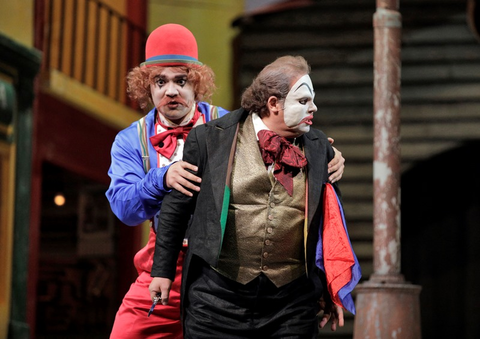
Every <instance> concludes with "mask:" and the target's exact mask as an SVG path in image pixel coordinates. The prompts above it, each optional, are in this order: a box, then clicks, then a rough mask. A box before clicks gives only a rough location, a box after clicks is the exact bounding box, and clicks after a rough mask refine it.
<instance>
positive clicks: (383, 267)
mask: <svg viewBox="0 0 480 339" xmlns="http://www.w3.org/2000/svg"><path fill="white" fill-rule="evenodd" d="M398 9H399V0H377V10H376V12H375V14H374V17H373V27H374V39H375V41H374V52H375V53H374V59H375V60H374V103H373V104H374V147H373V148H374V159H373V160H374V163H373V180H374V181H373V192H374V193H373V194H374V197H373V203H374V216H373V227H374V233H373V237H374V239H373V251H374V253H373V267H374V273H373V274H372V275H371V276H370V279H369V281H367V282H365V283H362V284H361V285H359V286H358V287H357V289H356V292H357V300H356V303H357V315H356V317H355V325H354V339H363V338H378V339H383V338H398V339H400V338H406V339H416V338H421V332H420V306H419V294H420V286H415V285H411V284H409V283H406V282H405V280H404V277H403V275H402V274H401V273H400V175H401V171H400V164H401V160H400V79H401V77H400V73H401V58H400V49H401V48H400V45H401V30H402V18H401V14H400V12H399V10H398Z"/></svg>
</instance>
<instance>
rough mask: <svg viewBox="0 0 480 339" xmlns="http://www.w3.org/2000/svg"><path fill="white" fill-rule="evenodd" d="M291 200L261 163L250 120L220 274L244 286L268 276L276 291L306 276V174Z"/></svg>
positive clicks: (242, 134)
mask: <svg viewBox="0 0 480 339" xmlns="http://www.w3.org/2000/svg"><path fill="white" fill-rule="evenodd" d="M293 187H294V188H293V196H292V197H290V196H289V195H288V193H287V191H286V190H285V188H284V187H283V186H282V185H281V184H280V183H278V182H276V180H275V178H274V177H273V174H269V173H268V172H267V169H266V168H265V164H264V163H263V160H262V157H261V154H260V149H259V147H258V141H257V139H256V137H255V130H254V127H253V123H252V119H251V116H248V118H247V119H246V121H245V123H244V124H243V125H242V126H240V129H239V132H238V140H237V149H236V153H235V159H234V163H233V169H232V179H231V199H230V206H229V210H228V219H227V224H226V230H225V236H224V240H223V246H222V251H221V253H220V260H219V263H218V267H217V270H218V271H219V272H220V273H222V274H223V275H225V276H227V277H228V278H230V279H232V280H235V281H237V282H239V283H242V284H247V283H248V282H250V281H252V280H253V279H255V278H256V277H257V276H258V275H259V274H260V273H263V274H265V275H266V276H267V277H268V278H269V279H270V280H271V281H272V282H273V283H274V284H275V285H276V286H277V287H280V286H283V285H285V284H287V283H289V282H291V281H293V280H295V279H297V278H299V277H300V276H302V275H303V274H304V273H305V257H304V255H305V252H304V239H303V238H304V236H303V234H304V222H305V172H303V171H300V173H299V174H297V175H296V176H295V178H294V182H293Z"/></svg>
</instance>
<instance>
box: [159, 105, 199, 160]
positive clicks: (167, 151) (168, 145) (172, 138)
mask: <svg viewBox="0 0 480 339" xmlns="http://www.w3.org/2000/svg"><path fill="white" fill-rule="evenodd" d="M157 114H160V113H158V111H157ZM199 117H200V111H199V110H198V107H196V108H195V114H194V115H193V118H192V120H190V122H189V123H188V124H186V125H185V126H175V127H172V126H167V125H165V124H162V122H161V121H160V118H158V121H157V123H158V124H159V125H160V126H162V127H163V128H165V129H166V131H165V132H162V133H158V134H156V135H154V136H153V137H150V142H151V143H152V145H153V148H155V150H156V151H157V152H158V153H160V154H161V155H163V156H164V157H165V158H168V159H170V158H171V157H172V155H173V153H174V152H175V150H176V149H177V140H178V139H179V138H183V141H185V140H186V139H187V135H188V133H189V132H190V130H191V129H192V128H193V126H195V124H196V122H197V120H198V118H199Z"/></svg>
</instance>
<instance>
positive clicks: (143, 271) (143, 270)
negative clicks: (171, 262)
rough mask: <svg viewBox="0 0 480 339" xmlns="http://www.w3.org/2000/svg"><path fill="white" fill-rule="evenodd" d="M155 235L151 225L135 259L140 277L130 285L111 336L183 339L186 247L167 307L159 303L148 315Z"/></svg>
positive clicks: (150, 300)
mask: <svg viewBox="0 0 480 339" xmlns="http://www.w3.org/2000/svg"><path fill="white" fill-rule="evenodd" d="M156 237H157V235H156V233H155V232H154V231H153V229H152V228H150V234H149V237H148V243H147V245H146V246H145V247H144V248H142V249H141V250H140V251H138V253H137V254H136V255H135V258H134V260H133V261H134V264H135V268H136V269H137V272H138V278H137V280H136V281H135V282H134V283H133V284H132V285H131V286H130V289H129V290H128V292H127V294H126V295H125V297H124V298H123V302H122V305H121V306H120V308H119V310H118V312H117V315H116V316H115V322H114V324H113V329H112V332H111V334H110V338H111V339H123V338H125V339H127V338H128V339H137V338H138V339H145V338H150V339H153V338H169V339H182V338H183V332H182V324H181V323H180V285H181V281H182V266H183V260H184V257H185V252H186V249H187V247H186V246H184V247H183V249H182V250H181V251H180V254H179V256H178V261H177V272H176V274H175V280H174V282H173V284H172V289H171V290H170V297H169V300H168V305H166V306H164V305H161V304H160V303H159V304H158V305H157V307H155V309H154V311H153V313H152V314H151V315H150V317H147V313H148V310H149V309H150V307H151V306H152V299H151V298H150V293H149V291H148V286H149V285H150V282H151V281H152V277H151V276H150V271H151V268H152V264H153V254H154V251H155V239H156Z"/></svg>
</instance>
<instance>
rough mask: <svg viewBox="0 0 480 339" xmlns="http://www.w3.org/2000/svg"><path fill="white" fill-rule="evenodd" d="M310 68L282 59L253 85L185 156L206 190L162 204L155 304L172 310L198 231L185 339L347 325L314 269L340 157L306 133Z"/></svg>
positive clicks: (197, 136)
mask: <svg viewBox="0 0 480 339" xmlns="http://www.w3.org/2000/svg"><path fill="white" fill-rule="evenodd" d="M309 72H310V67H309V65H308V64H307V62H306V61H305V59H304V58H303V57H299V56H297V57H293V56H285V57H281V58H278V59H277V60H276V61H274V62H273V63H271V64H269V65H267V66H266V67H265V68H264V69H263V70H262V71H261V72H260V73H259V75H258V76H257V77H256V78H255V79H254V81H253V83H252V84H251V85H250V87H249V88H247V90H246V91H245V93H244V94H243V96H242V108H241V109H239V110H236V111H234V112H232V113H230V114H227V115H226V116H224V117H223V118H220V119H217V120H214V121H211V122H209V123H207V124H205V125H202V126H198V127H196V128H195V129H193V130H192V131H191V132H190V134H189V136H188V138H187V140H186V143H185V149H184V156H183V160H184V161H187V162H189V163H191V164H194V165H196V166H197V167H198V172H197V173H198V175H199V176H200V177H201V178H202V184H201V190H200V191H199V192H193V195H192V196H187V195H184V194H181V193H179V192H176V191H173V192H172V193H171V194H169V195H168V196H167V197H165V199H164V201H163V205H162V209H161V213H160V219H159V228H158V234H162V236H157V241H156V247H155V256H154V263H153V267H152V277H154V279H153V280H152V283H151V284H150V287H149V290H150V295H151V297H152V300H153V299H154V298H155V297H156V296H157V295H160V296H161V304H162V305H163V307H165V305H168V304H169V297H170V289H171V285H172V281H173V280H174V277H175V262H176V258H177V256H178V251H179V250H180V248H181V245H182V240H183V238H184V236H185V233H186V231H187V227H188V225H189V224H190V226H189V227H188V234H189V251H188V252H187V257H186V259H185V265H184V271H183V272H184V276H183V280H182V293H181V295H182V298H183V302H182V305H183V315H184V319H183V325H184V337H185V338H196V339H197V338H261V337H262V336H263V337H265V338H287V337H288V338H316V337H317V335H318V328H319V326H320V327H324V326H325V324H326V323H327V322H328V321H329V320H332V324H331V329H332V330H336V328H337V326H343V311H342V308H341V307H339V306H336V305H334V304H333V303H332V301H331V297H330V295H329V292H328V290H327V288H326V283H325V275H324V274H323V273H322V272H321V271H320V270H319V269H318V268H317V267H316V265H315V251H316V244H317V242H318V239H319V228H320V223H321V218H322V212H323V207H322V203H321V193H322V187H323V185H324V183H325V182H327V181H328V166H327V164H328V162H329V161H330V160H331V159H332V158H333V157H334V151H333V149H332V146H331V145H330V144H329V142H328V140H327V137H326V136H325V134H323V133H322V132H321V131H319V130H315V129H311V128H310V127H311V124H312V119H313V114H314V113H315V112H316V111H317V107H316V106H315V104H314V103H313V99H314V90H313V85H312V81H311V79H310V77H309V75H308V74H309ZM334 186H335V188H336V185H335V184H334ZM190 215H192V219H190ZM190 220H191V221H190ZM159 307H162V306H159ZM321 308H322V309H323V310H324V314H323V317H322V319H321V320H320V324H319V323H318V320H317V313H318V312H319V311H320V309H321Z"/></svg>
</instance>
